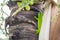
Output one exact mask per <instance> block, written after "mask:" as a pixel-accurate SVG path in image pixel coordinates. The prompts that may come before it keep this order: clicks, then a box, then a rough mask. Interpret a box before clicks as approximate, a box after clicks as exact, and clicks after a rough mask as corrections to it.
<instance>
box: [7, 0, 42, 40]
mask: <svg viewBox="0 0 60 40" xmlns="http://www.w3.org/2000/svg"><path fill="white" fill-rule="evenodd" d="M8 6H9V8H10V9H11V15H12V14H13V12H15V11H16V10H17V8H18V6H17V5H16V2H12V1H9V2H8ZM39 11H42V7H41V4H40V3H39V4H36V5H35V4H34V5H32V6H31V9H30V10H29V11H27V10H22V11H20V12H18V14H16V15H14V16H11V15H10V16H9V17H7V18H6V25H9V40H38V35H37V34H36V33H35V32H36V29H37V20H36V19H35V18H34V16H36V17H37V16H38V12H39Z"/></svg>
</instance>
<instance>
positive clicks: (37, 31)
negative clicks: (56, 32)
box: [35, 12, 43, 35]
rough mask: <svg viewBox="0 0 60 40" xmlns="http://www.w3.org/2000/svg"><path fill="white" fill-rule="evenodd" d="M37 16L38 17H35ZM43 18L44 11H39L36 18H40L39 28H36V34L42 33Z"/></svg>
mask: <svg viewBox="0 0 60 40" xmlns="http://www.w3.org/2000/svg"><path fill="white" fill-rule="evenodd" d="M35 18H36V17H35ZM42 18H43V13H42V12H39V13H38V18H36V19H37V20H38V28H37V30H36V34H38V35H39V33H40V30H41V25H42Z"/></svg>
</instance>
